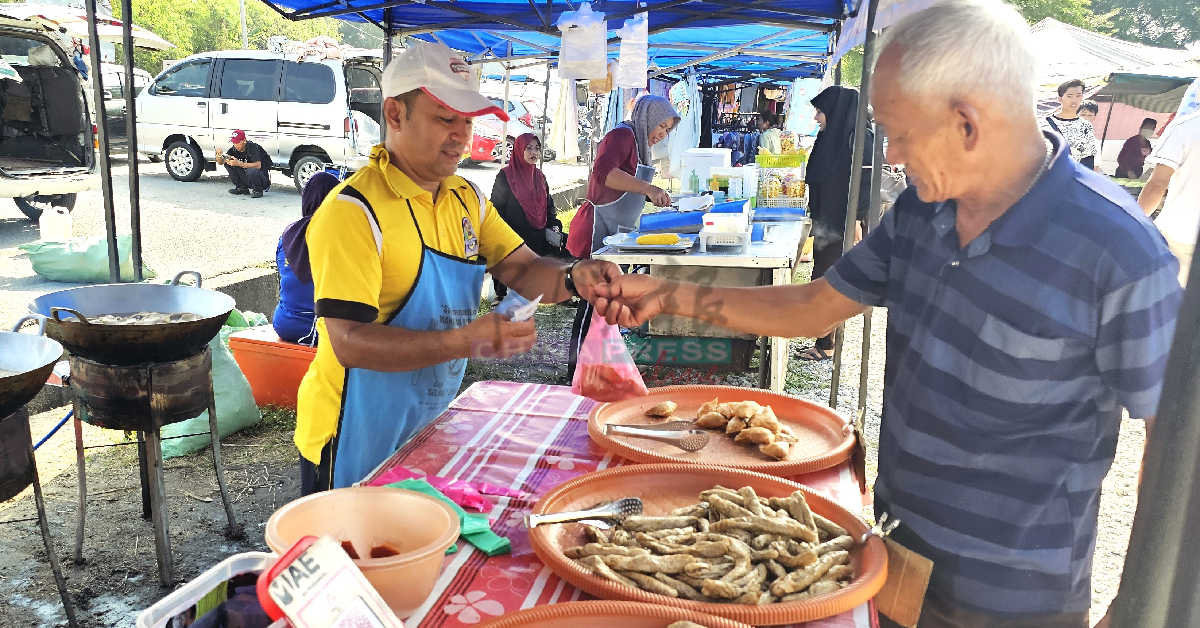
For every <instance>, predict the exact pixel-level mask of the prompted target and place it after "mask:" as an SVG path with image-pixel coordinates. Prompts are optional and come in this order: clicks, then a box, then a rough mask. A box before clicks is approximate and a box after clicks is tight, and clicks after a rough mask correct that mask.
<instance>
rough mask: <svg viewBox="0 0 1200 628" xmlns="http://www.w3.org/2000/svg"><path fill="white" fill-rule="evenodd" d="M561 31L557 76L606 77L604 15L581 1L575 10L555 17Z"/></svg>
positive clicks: (577, 77)
mask: <svg viewBox="0 0 1200 628" xmlns="http://www.w3.org/2000/svg"><path fill="white" fill-rule="evenodd" d="M558 28H559V29H560V30H561V31H562V45H561V46H560V47H559V56H558V76H559V77H560V78H564V79H568V78H573V79H605V78H607V77H608V43H607V37H606V35H607V27H606V26H605V22H604V14H603V13H601V12H598V11H592V5H591V3H589V2H584V3H583V4H582V5H581V6H580V7H579V10H578V11H564V12H563V14H562V15H561V16H560V17H559V18H558Z"/></svg>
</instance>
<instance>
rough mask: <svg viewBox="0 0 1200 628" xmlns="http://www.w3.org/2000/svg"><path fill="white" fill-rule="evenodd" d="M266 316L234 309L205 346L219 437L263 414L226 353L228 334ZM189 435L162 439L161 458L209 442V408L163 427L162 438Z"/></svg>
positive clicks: (175, 455)
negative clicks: (209, 357) (211, 380)
mask: <svg viewBox="0 0 1200 628" xmlns="http://www.w3.org/2000/svg"><path fill="white" fill-rule="evenodd" d="M266 321H267V317H266V316H263V315H262V314H258V313H255V312H245V313H243V312H239V311H237V310H234V311H233V312H231V313H230V314H229V319H228V320H227V321H226V324H225V326H223V327H222V328H221V333H219V334H217V336H216V337H215V338H213V339H212V342H209V343H208V348H209V349H211V350H212V378H213V393H214V394H215V395H216V401H217V433H218V434H219V435H220V436H221V438H225V437H226V436H229V435H230V434H232V433H234V432H236V431H238V430H240V429H243V428H246V427H250V426H251V425H254V424H255V423H258V422H259V421H260V420H262V413H261V412H259V410H258V406H257V405H255V403H254V393H253V391H251V390H250V382H249V381H248V380H247V379H246V376H245V375H243V374H242V369H241V368H240V367H239V366H238V363H237V361H236V360H234V359H233V354H232V353H230V352H229V344H228V343H229V334H232V333H235V332H239V331H241V330H243V329H247V328H249V327H256V326H258V325H261V324H266ZM188 434H201V436H188V437H187V438H173V439H171V440H163V445H162V450H163V457H164V458H175V457H177V456H183V455H187V454H190V453H192V452H194V451H199V450H201V449H203V448H205V447H207V446H209V445H211V444H212V438H211V437H210V436H209V435H208V411H207V410H206V411H204V412H202V413H201V414H200V416H198V417H196V418H194V419H188V420H186V421H182V422H180V423H174V424H171V425H168V426H166V427H164V428H162V436H163V438H164V439H166V438H167V437H170V436H186V435H188Z"/></svg>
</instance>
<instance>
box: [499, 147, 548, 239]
mask: <svg viewBox="0 0 1200 628" xmlns="http://www.w3.org/2000/svg"><path fill="white" fill-rule="evenodd" d="M530 142H538V138H537V136H536V135H534V134H533V133H526V134H524V135H522V136H520V137H518V138H517V141H516V142H514V146H513V152H512V155H511V156H510V157H509V160H508V165H507V166H505V167H504V170H503V172H504V176H505V177H507V178H508V187H509V188H510V189H512V193H513V196H515V197H516V198H517V202H518V203H520V204H521V209H523V210H525V217H526V218H528V219H529V224H530V226H532V227H534V228H535V229H545V228H546V219H547V215H546V205H547V203H546V198H547V196H548V195H549V194H550V191H549V188H547V187H546V175H545V174H542V171H541V170H538V169H537V167H536V166H534V165H533V164H531V163H529V162H527V161H525V147H526V146H529V143H530ZM538 144H539V145H540V144H541V142H538ZM538 157H539V158H540V157H541V155H539V156H538Z"/></svg>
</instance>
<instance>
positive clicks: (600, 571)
mask: <svg viewBox="0 0 1200 628" xmlns="http://www.w3.org/2000/svg"><path fill="white" fill-rule="evenodd" d="M575 562H577V563H579V564H580V565H582V566H583V568H584V569H587V570H588V571H590V572H592V573H594V574H596V575H597V576H600V577H601V578H604V579H605V580H612V581H613V582H619V583H621V584H623V585H625V586H627V587H632V588H634V589H637V588H638V585H637V583H636V582H634V581H633V580H630V579H629V578H626V577H625V576H622V575H621V574H619V573H617V572H615V571H613V570H612V569H610V568H609V567H608V565H606V564H604V561H603V560H600V557H599V556H587V557H585V558H581V559H579V560H577V561H575Z"/></svg>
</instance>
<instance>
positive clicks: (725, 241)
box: [700, 200, 753, 253]
mask: <svg viewBox="0 0 1200 628" xmlns="http://www.w3.org/2000/svg"><path fill="white" fill-rule="evenodd" d="M752 216H753V211H752V210H751V209H750V202H749V201H745V200H742V201H730V202H727V203H719V204H717V205H715V206H714V207H713V208H712V211H710V212H708V213H707V214H704V227H703V228H702V229H701V230H700V252H701V253H706V252H707V251H708V248H709V247H713V246H736V247H738V248H739V249H740V252H742V253H746V252H748V251H749V249H750V240H751V235H752V233H753V232H752V230H751V228H750V220H751V217H752Z"/></svg>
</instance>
